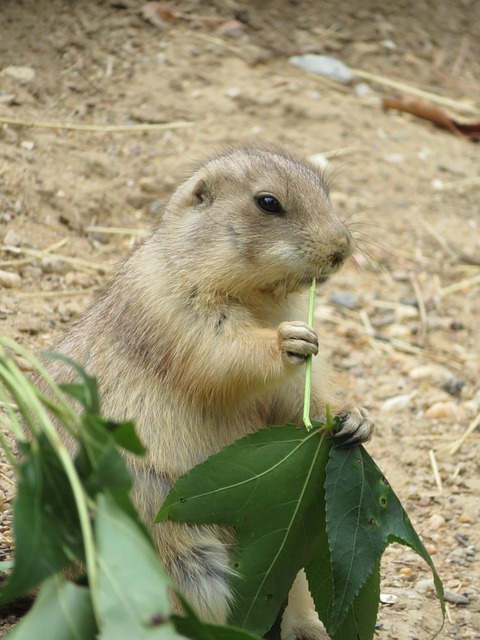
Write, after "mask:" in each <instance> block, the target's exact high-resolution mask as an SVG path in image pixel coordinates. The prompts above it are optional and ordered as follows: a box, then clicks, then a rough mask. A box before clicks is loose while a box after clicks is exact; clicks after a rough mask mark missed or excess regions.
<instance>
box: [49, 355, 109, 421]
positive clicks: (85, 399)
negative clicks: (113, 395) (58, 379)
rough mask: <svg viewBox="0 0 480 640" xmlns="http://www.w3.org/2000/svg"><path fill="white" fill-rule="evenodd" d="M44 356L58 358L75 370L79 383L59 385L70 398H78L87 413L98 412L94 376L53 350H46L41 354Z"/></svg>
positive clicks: (96, 388)
mask: <svg viewBox="0 0 480 640" xmlns="http://www.w3.org/2000/svg"><path fill="white" fill-rule="evenodd" d="M42 355H43V357H44V358H47V359H50V360H60V361H61V362H64V363H65V364H67V365H68V366H70V367H71V368H72V369H73V370H74V371H76V372H77V373H78V375H79V377H80V380H81V382H79V383H75V382H73V383H69V382H66V383H62V384H60V385H59V387H60V388H61V389H62V390H63V391H64V392H65V393H67V394H69V395H71V396H72V398H75V400H78V402H80V404H81V405H82V407H83V408H84V409H85V410H86V411H87V412H89V413H93V414H97V415H98V414H100V400H99V397H98V385H97V381H96V379H95V378H93V377H92V376H89V375H88V373H87V372H86V371H85V370H84V369H83V368H82V367H81V366H80V365H79V364H77V363H76V362H75V360H72V359H71V358H69V357H68V356H65V355H63V354H62V353H55V352H53V351H46V352H44V353H43V354H42Z"/></svg>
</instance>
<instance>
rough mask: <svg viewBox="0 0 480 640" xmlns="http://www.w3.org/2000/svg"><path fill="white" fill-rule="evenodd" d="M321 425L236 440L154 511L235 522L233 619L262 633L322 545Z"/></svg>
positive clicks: (183, 518) (324, 542)
mask: <svg viewBox="0 0 480 640" xmlns="http://www.w3.org/2000/svg"><path fill="white" fill-rule="evenodd" d="M320 426H323V425H321V424H320V423H315V427H316V428H315V430H314V431H311V432H307V431H305V430H304V429H301V430H300V429H297V428H296V427H295V426H293V425H286V426H283V427H268V428H266V429H262V430H261V431H258V432H256V433H254V434H252V435H250V436H247V437H246V438H243V439H241V440H238V441H237V442H235V443H234V444H232V445H230V446H229V447H226V448H225V449H223V450H222V451H221V452H220V453H218V454H216V455H214V456H212V457H210V458H209V459H208V460H207V461H206V462H204V463H203V464H201V465H198V466H197V467H195V468H194V469H192V470H191V471H190V472H189V473H188V474H187V475H186V476H184V477H183V478H181V479H180V480H179V481H178V482H177V483H176V485H175V486H174V487H173V488H172V490H171V491H170V493H169V495H168V497H167V499H166V501H165V502H164V504H163V506H162V508H161V510H160V512H159V514H158V516H157V521H162V520H165V519H167V518H171V519H173V520H177V521H182V522H190V523H199V524H200V523H218V524H226V525H232V526H234V528H235V533H236V538H237V541H238V546H237V547H236V549H235V550H234V552H233V554H232V568H233V569H234V571H235V572H236V575H235V576H234V577H233V578H232V580H231V586H232V589H233V591H234V593H235V597H236V604H237V607H236V608H235V610H234V611H233V613H232V618H231V621H230V622H231V623H232V624H234V625H236V626H238V627H241V628H244V629H248V630H250V631H253V632H255V633H258V634H259V635H262V634H263V633H265V632H266V631H267V630H268V629H269V628H270V627H271V626H272V624H273V622H274V621H275V618H276V616H277V614H278V612H279V610H280V608H281V606H282V604H283V603H284V601H285V599H286V598H287V595H288V591H289V590H290V587H291V585H292V583H293V580H294V578H295V576H296V574H297V573H298V571H299V570H300V569H301V568H302V567H304V566H306V565H307V564H309V563H310V562H311V561H312V560H313V559H314V558H315V557H317V556H318V554H319V553H320V551H319V549H321V548H322V547H327V539H326V534H325V520H324V515H325V514H324V504H323V491H322V487H323V485H324V481H325V466H326V461H327V456H328V451H329V449H330V444H329V443H328V442H327V441H326V440H324V439H323V437H322V436H321V433H320V430H319V427H320Z"/></svg>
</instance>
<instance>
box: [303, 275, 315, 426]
mask: <svg viewBox="0 0 480 640" xmlns="http://www.w3.org/2000/svg"><path fill="white" fill-rule="evenodd" d="M316 286H317V281H316V278H312V286H311V287H310V296H309V299H308V320H307V322H308V324H309V325H310V326H312V324H313V311H314V307H315V293H316ZM311 396H312V356H311V355H310V356H307V359H306V362H305V395H304V400H303V424H304V425H305V429H306V430H307V431H311V430H312V429H313V425H312V423H311V420H310V403H311Z"/></svg>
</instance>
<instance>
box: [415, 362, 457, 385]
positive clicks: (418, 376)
mask: <svg viewBox="0 0 480 640" xmlns="http://www.w3.org/2000/svg"><path fill="white" fill-rule="evenodd" d="M448 374H449V371H448V369H446V368H445V367H442V366H441V365H439V364H423V365H420V366H418V367H414V368H413V369H410V371H409V372H408V375H409V377H410V378H413V380H431V381H436V382H440V381H441V380H444V379H445V377H446V376H447V375H448Z"/></svg>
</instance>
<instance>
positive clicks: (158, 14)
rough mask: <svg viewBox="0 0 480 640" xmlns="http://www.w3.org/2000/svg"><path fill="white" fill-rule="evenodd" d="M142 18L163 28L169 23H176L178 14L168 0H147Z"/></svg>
mask: <svg viewBox="0 0 480 640" xmlns="http://www.w3.org/2000/svg"><path fill="white" fill-rule="evenodd" d="M141 13H142V18H143V19H144V20H146V21H147V22H150V24H153V26H154V27H159V28H160V29H163V28H165V27H166V26H167V23H170V24H175V22H177V21H178V16H177V14H176V13H175V11H174V10H173V8H172V7H171V5H169V4H168V2H147V3H146V4H144V5H143V7H142V11H141Z"/></svg>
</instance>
